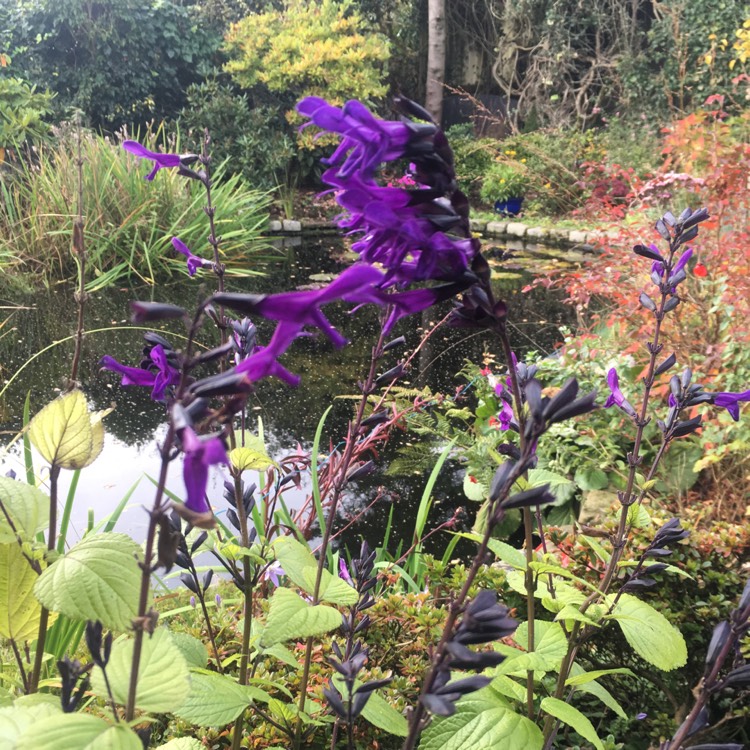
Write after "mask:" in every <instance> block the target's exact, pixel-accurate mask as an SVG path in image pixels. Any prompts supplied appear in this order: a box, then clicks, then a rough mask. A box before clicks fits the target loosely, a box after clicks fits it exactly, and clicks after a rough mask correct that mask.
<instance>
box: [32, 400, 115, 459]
mask: <svg viewBox="0 0 750 750" xmlns="http://www.w3.org/2000/svg"><path fill="white" fill-rule="evenodd" d="M109 411H111V410H107V411H106V412H96V413H93V414H92V413H91V412H89V407H88V404H87V403H86V397H85V396H84V395H83V392H82V391H79V390H77V389H76V390H73V391H68V393H64V394H63V395H62V396H59V397H58V398H56V399H55V400H54V401H50V403H49V404H47V406H45V407H44V408H43V409H42V410H41V411H40V412H39V413H38V414H37V415H36V416H35V417H34V418H33V419H32V420H31V422H30V424H29V439H30V440H31V442H32V443H33V444H34V447H35V448H36V449H37V450H38V451H39V453H40V454H41V456H42V458H44V459H45V461H47V462H48V463H49V464H51V465H55V466H59V467H61V468H63V469H82V468H83V467H84V466H88V465H89V464H91V463H92V462H93V461H94V459H95V458H96V457H97V456H98V455H99V454H100V453H101V450H102V447H103V446H104V425H103V423H102V419H103V418H104V417H105V416H106V415H107V414H108V413H109Z"/></svg>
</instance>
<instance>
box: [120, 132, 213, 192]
mask: <svg viewBox="0 0 750 750" xmlns="http://www.w3.org/2000/svg"><path fill="white" fill-rule="evenodd" d="M122 147H123V148H124V149H125V150H126V151H129V152H130V153H131V154H134V155H135V156H137V157H138V158H139V159H150V160H151V161H152V162H154V167H153V169H152V170H151V171H150V172H149V173H148V174H147V175H146V179H147V180H148V181H149V182H150V181H151V180H153V179H154V177H156V173H157V172H158V171H159V170H160V169H170V168H173V167H181V166H184V165H187V164H191V163H193V162H195V161H196V160H197V159H198V157H197V156H196V155H195V154H185V155H183V156H180V155H179V154H160V153H158V152H156V151H149V149H147V148H146V147H145V146H144V145H142V144H140V143H138V141H123V143H122Z"/></svg>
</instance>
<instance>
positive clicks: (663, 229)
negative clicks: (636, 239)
mask: <svg viewBox="0 0 750 750" xmlns="http://www.w3.org/2000/svg"><path fill="white" fill-rule="evenodd" d="M656 231H657V232H658V233H659V234H660V235H661V236H662V239H665V240H667V242H669V240H670V239H671V235H670V234H669V229H668V228H667V225H666V224H665V223H664V220H663V219H659V220H658V221H657V222H656Z"/></svg>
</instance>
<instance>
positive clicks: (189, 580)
mask: <svg viewBox="0 0 750 750" xmlns="http://www.w3.org/2000/svg"><path fill="white" fill-rule="evenodd" d="M180 580H181V581H182V582H183V583H184V584H185V586H187V588H189V589H190V590H191V591H192V592H193V593H194V594H198V593H199V591H198V585H197V584H196V583H195V579H194V578H193V576H192V575H190V573H180Z"/></svg>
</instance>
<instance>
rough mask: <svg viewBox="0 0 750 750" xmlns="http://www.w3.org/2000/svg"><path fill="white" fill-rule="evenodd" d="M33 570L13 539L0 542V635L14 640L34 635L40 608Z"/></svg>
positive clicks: (37, 627) (31, 638)
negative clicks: (35, 590) (10, 542)
mask: <svg viewBox="0 0 750 750" xmlns="http://www.w3.org/2000/svg"><path fill="white" fill-rule="evenodd" d="M37 578H38V576H37V574H36V573H35V572H34V571H33V570H32V568H31V566H30V565H29V563H28V560H26V558H25V557H24V556H23V555H22V554H21V548H20V547H19V546H18V544H17V543H16V542H13V543H12V544H0V636H2V637H3V638H7V639H8V640H10V639H13V640H14V641H15V642H16V643H17V644H22V643H23V642H24V641H31V640H33V639H34V638H36V636H37V632H38V630H39V618H40V615H41V611H42V608H41V606H40V604H39V602H38V601H37V600H36V597H35V596H34V584H35V583H36V582H37Z"/></svg>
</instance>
